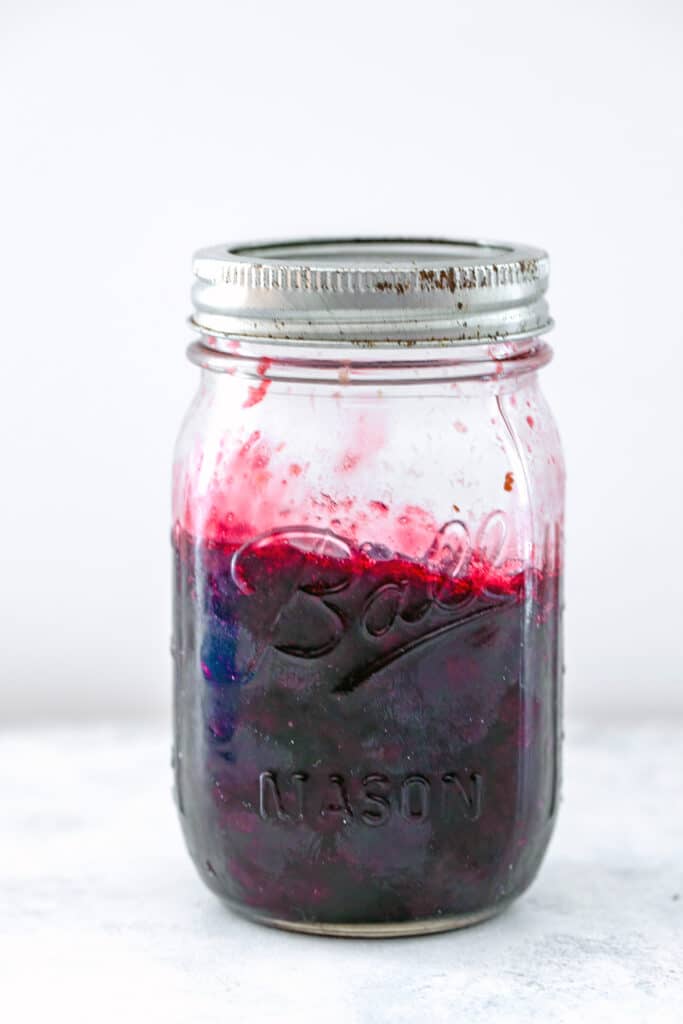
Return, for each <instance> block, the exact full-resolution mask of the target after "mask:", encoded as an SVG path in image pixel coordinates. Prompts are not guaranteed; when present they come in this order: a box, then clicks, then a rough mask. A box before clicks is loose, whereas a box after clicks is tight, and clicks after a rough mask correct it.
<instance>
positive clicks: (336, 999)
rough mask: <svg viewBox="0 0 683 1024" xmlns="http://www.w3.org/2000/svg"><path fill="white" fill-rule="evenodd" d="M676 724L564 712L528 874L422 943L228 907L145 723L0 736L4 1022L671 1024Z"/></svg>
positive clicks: (674, 1015) (679, 930)
mask: <svg viewBox="0 0 683 1024" xmlns="http://www.w3.org/2000/svg"><path fill="white" fill-rule="evenodd" d="M682 740H683V724H682V723H678V724H677V723H675V722H669V723H664V722H663V723H661V724H657V723H645V724H641V725H638V726H633V725H631V726H626V725H622V726H612V727H611V728H609V729H604V728H602V727H598V726H596V725H593V726H587V725H586V726H579V725H574V726H572V727H571V728H570V729H569V730H568V739H567V749H566V756H565V773H564V774H565V786H564V790H565V798H564V802H563V806H562V813H561V819H560V824H559V826H558V829H557V832H556V834H555V838H554V840H553V843H552V846H551V850H550V853H549V855H548V857H547V860H546V862H545V864H544V866H543V868H542V870H541V874H540V876H539V878H538V880H537V881H536V883H535V884H534V886H533V887H532V888H531V890H530V891H529V892H528V893H527V895H526V896H525V897H523V898H522V899H521V900H520V901H519V902H518V903H517V904H516V905H515V906H514V907H513V908H512V909H511V910H509V911H508V912H507V913H506V914H504V915H503V916H501V917H499V918H497V919H495V920H493V921H491V922H489V923H487V924H483V925H480V926H478V927H476V928H472V929H469V930H466V931H462V932H455V933H450V934H446V935H438V936H433V937H427V938H422V939H404V940H384V941H376V940H375V941H372V940H368V941H364V942H360V941H349V940H339V939H336V940H335V939H317V938H310V937H306V936H297V935H290V934H285V933H279V932H276V931H272V930H270V929H266V928H261V927H258V926H256V925H252V924H250V923H248V922H245V921H242V920H240V919H238V918H236V917H234V916H232V915H231V914H229V913H228V912H227V911H226V910H224V909H223V907H222V906H221V905H220V904H219V903H218V901H217V900H216V899H215V898H214V897H213V896H212V895H211V894H210V893H209V892H208V891H205V890H204V888H203V886H202V885H201V883H200V882H199V881H198V879H197V878H196V877H195V875H194V870H193V868H192V866H191V864H190V861H189V859H188V857H187V855H186V854H185V851H184V849H183V847H182V843H181V839H180V833H179V829H178V826H177V823H176V820H175V812H174V808H173V806H172V804H171V799H170V792H169V790H170V771H169V768H168V746H169V743H168V739H167V737H166V735H165V734H164V733H163V732H161V731H159V730H158V729H157V730H148V731H145V730H143V729H140V728H136V729H127V728H123V727H120V728H117V727H101V728H87V727H82V728H75V727H74V728H73V729H66V728H60V729H53V730H47V729H41V730H33V731H28V730H27V731H23V732H5V733H4V734H2V735H1V736H0V792H1V793H2V803H3V812H2V815H1V816H0V832H1V834H0V872H1V879H2V895H1V901H2V903H3V909H2V913H1V915H0V973H1V974H2V976H3V980H2V988H1V990H0V991H1V993H2V1001H3V1007H4V1008H5V1011H6V1009H7V1007H8V1006H11V1008H12V1011H11V1012H10V1013H9V1014H7V1013H6V1012H3V1019H4V1020H7V1021H8V1022H9V1021H11V1022H12V1024H14V1022H18V1021H38V1020H41V1021H43V1020H50V1021H62V1020H64V1021H69V1022H80V1021H84V1022H85V1021H87V1022H109V1021H112V1022H113V1021H117V1022H118V1021H122V1020H123V1021H127V1022H131V1021H132V1022H136V1021H146V1022H147V1021H159V1022H162V1021H163V1022H175V1021H178V1022H183V1024H186V1022H188V1024H201V1022H204V1021H207V1022H214V1021H216V1022H218V1021H220V1022H224V1021H226V1022H227V1021H230V1022H241V1021H250V1022H251V1021H253V1022H255V1024H261V1022H263V1024H266V1022H271V1021H273V1022H274V1021H278V1022H282V1021H285V1022H286V1021H290V1020H291V1021H296V1022H297V1024H306V1022H309V1021H310V1022H312V1021H316V1022H318V1021H323V1022H326V1024H342V1022H343V1024H353V1022H356V1021H360V1022H366V1021H367V1022H368V1024H369V1022H372V1024H389V1022H391V1024H403V1022H406V1024H408V1022H410V1024H414V1022H415V1021H422V1020H424V1021H428V1022H429V1024H441V1022H449V1024H450V1022H453V1021H466V1022H468V1024H478V1022H487V1024H490V1022H498V1021H510V1022H524V1021H539V1022H544V1024H546V1022H550V1021H585V1022H592V1021H605V1022H611V1021H614V1022H619V1024H630V1022H635V1021H637V1022H641V1021H642V1022H647V1024H651V1022H660V1021H667V1022H668V1021H672V1022H673V1021H677V1022H680V1021H681V1020H683V966H682V965H683V799H682V795H683V752H682V751H683V743H682Z"/></svg>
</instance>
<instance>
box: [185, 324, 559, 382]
mask: <svg viewBox="0 0 683 1024" xmlns="http://www.w3.org/2000/svg"><path fill="white" fill-rule="evenodd" d="M215 343H216V339H215V338H213V337H212V336H205V337H203V338H202V339H201V340H200V341H196V342H194V343H193V344H192V345H190V346H189V348H188V351H187V354H188V358H189V359H190V361H191V362H193V363H195V364H196V365H197V366H200V367H201V368H202V369H203V370H208V371H211V372H212V373H217V374H223V373H227V374H230V375H231V376H235V375H236V376H240V377H253V378H263V377H264V376H267V377H268V379H269V380H271V381H278V380H280V381H293V382H295V381H299V382H302V383H305V382H310V383H321V384H334V385H336V386H339V384H372V385H380V384H381V385H383V386H386V385H390V384H398V385H400V384H409V383H419V382H421V383H432V382H433V383H437V382H440V381H459V380H462V381H465V380H472V381H474V380H505V379H508V378H511V377H518V376H520V375H522V374H528V373H533V372H535V371H536V370H538V369H539V368H540V367H542V366H545V365H546V364H547V363H548V362H550V360H551V359H552V349H551V347H550V345H548V344H547V342H545V341H543V340H541V339H540V338H524V339H522V340H515V341H498V342H485V343H482V342H479V343H477V344H458V345H442V346H429V347H424V346H422V345H420V346H418V345H409V344H406V345H405V346H402V347H400V348H398V347H396V346H393V347H391V348H389V347H382V346H379V345H377V346H360V345H355V344H354V345H347V346H342V345H336V346H334V347H332V346H321V345H306V344H292V343H288V344H287V345H283V344H282V342H261V341H259V342H247V341H244V340H240V341H237V340H235V341H232V342H230V341H227V342H226V340H225V339H221V342H220V344H221V349H222V350H221V351H219V350H218V349H217V348H216V347H215ZM226 348H229V351H225V349H226Z"/></svg>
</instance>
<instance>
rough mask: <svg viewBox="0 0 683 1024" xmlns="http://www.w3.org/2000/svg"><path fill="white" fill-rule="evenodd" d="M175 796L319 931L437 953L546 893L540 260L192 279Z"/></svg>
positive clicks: (398, 262)
mask: <svg viewBox="0 0 683 1024" xmlns="http://www.w3.org/2000/svg"><path fill="white" fill-rule="evenodd" d="M194 273H195V277H196V282H195V286H194V292H193V298H194V310H195V311H194V316H193V323H194V326H195V328H196V330H197V332H198V338H197V340H196V341H195V342H194V344H192V345H191V346H190V348H189V356H190V359H191V361H192V362H193V363H195V364H196V365H197V366H199V367H200V370H201V374H200V382H199V390H198V392H197V394H196V397H195V399H194V401H193V402H192V405H191V407H190V410H189V412H188V414H187V417H186V419H185V422H184V425H183V427H182V430H181V432H180V437H179V440H178V444H177V450H176V456H175V468H174V481H173V547H174V552H175V612H174V641H173V654H174V660H175V714H174V718H175V740H174V752H173V764H174V770H175V795H176V801H177V806H178V811H179V814H180V821H181V823H182V828H183V832H184V835H185V840H186V843H187V846H188V849H189V852H190V855H191V857H192V859H193V861H194V863H195V865H196V868H197V870H198V872H199V874H200V875H201V877H202V878H203V880H204V881H205V882H206V884H207V885H208V886H209V888H211V889H212V890H213V891H214V892H215V893H217V894H218V895H219V896H221V897H222V898H223V899H224V900H225V901H227V903H228V904H229V905H230V906H231V907H233V908H234V909H236V910H238V911H240V912H242V913H244V914H247V915H248V916H249V917H251V918H254V919H257V920H259V921H262V922H265V923H268V924H271V925H277V926H279V927H282V928H288V929H293V930H297V931H306V932H319V933H326V934H335V935H359V936H360V935H378V936H390V935H400V934H410V933H419V932H433V931H440V930H445V929H448V928H456V927H460V926H462V925H467V924H471V923H473V922H476V921H480V920H482V919H484V918H486V917H489V916H490V915H492V914H495V913H497V912H498V911H500V910H502V909H503V908H504V907H505V906H506V905H507V904H508V903H509V902H510V901H511V900H512V899H514V898H515V897H516V896H518V895H519V894H520V893H521V892H522V891H523V890H524V889H526V887H527V886H528V885H529V883H530V882H531V881H532V879H533V878H534V875H535V874H536V871H537V869H538V867H539V864H540V862H541V859H542V857H543V854H544V851H545V849H546V846H547V844H548V840H549V838H550V834H551V831H552V828H553V823H554V821H555V816H556V810H557V800H558V779H559V747H560V736H561V732H560V711H561V707H560V705H561V692H560V691H561V676H562V657H561V611H562V601H561V580H562V517H563V491H564V472H563V464H562V456H561V452H560V446H559V441H558V435H557V431H556V427H555V423H554V421H553V418H552V415H551V413H550V410H549V409H548V406H547V404H546V401H545V399H544V397H543V395H542V393H541V391H540V388H539V382H538V371H539V369H540V368H541V367H542V366H544V365H545V364H546V363H547V362H548V360H549V359H550V355H551V352H550V349H549V347H548V345H547V344H546V343H545V341H542V340H541V336H542V335H543V334H544V333H545V332H546V331H547V330H548V329H549V327H550V326H551V323H552V322H551V320H550V318H549V314H548V308H547V304H546V301H545V297H544V296H545V291H546V286H547V281H548V259H547V256H546V254H545V253H544V252H542V251H540V250H537V249H532V248H529V247H526V246H517V245H511V244H506V243H498V242H495V243H487V242H461V241H446V240H433V239H416V240H410V239H353V240H351V239H348V240H345V239H342V240H315V241H290V242H282V243H271V244H262V245H237V246H227V245H226V246H218V247H216V248H211V249H206V250H202V251H200V252H199V253H198V254H197V256H196V258H195V262H194Z"/></svg>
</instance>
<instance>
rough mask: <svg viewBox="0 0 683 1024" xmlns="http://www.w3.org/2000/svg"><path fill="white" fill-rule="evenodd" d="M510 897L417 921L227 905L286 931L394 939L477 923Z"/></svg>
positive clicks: (501, 905) (494, 914)
mask: <svg viewBox="0 0 683 1024" xmlns="http://www.w3.org/2000/svg"><path fill="white" fill-rule="evenodd" d="M509 903H510V900H504V901H501V902H500V903H497V904H495V906H493V907H486V908H484V909H483V910H477V911H474V912H472V913H469V914H449V915H447V916H446V915H444V916H443V917H430V918H423V919H421V920H419V921H386V922H381V921H377V922H372V923H357V924H356V923H352V924H343V923H340V922H339V923H338V922H334V923H328V922H324V921H286V920H284V919H283V918H278V917H267V916H266V915H264V914H254V913H252V912H251V911H249V910H247V909H245V908H242V907H240V908H236V907H235V906H234V905H232V904H230V907H231V909H233V910H237V913H238V914H240V916H242V917H247V918H248V919H249V920H250V921H255V922H256V923H257V924H264V925H268V926H269V927H270V928H280V929H282V930H283V931H288V932H300V933H303V934H305V935H327V936H332V937H336V938H345V939H398V938H401V937H404V936H406V937H407V936H411V935H412V936H415V935H433V934H435V933H437V932H450V931H454V930H456V929H458V928H469V927H470V926H471V925H475V924H480V923H481V922H482V921H486V920H488V919H489V918H491V917H495V916H496V915H497V914H500V913H502V912H503V911H504V910H505V908H506V907H507V906H508V905H509Z"/></svg>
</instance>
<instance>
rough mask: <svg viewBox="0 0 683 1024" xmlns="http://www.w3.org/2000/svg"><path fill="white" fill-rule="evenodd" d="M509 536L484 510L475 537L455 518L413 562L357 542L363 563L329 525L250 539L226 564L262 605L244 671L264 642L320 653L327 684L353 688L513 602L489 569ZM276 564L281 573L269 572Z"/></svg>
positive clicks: (286, 651)
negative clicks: (329, 675)
mask: <svg viewBox="0 0 683 1024" xmlns="http://www.w3.org/2000/svg"><path fill="white" fill-rule="evenodd" d="M506 540H507V526H506V521H505V518H504V516H503V513H502V512H494V513H492V514H491V515H490V516H488V517H487V519H486V520H485V521H484V523H483V524H482V527H481V529H480V530H479V531H478V533H477V536H476V538H475V541H474V542H473V541H472V539H471V537H470V534H469V531H468V529H467V527H466V525H465V524H464V523H463V522H462V521H460V520H453V521H451V522H449V523H446V524H445V525H444V526H443V527H442V528H441V529H440V530H439V531H438V533H437V534H436V536H435V537H434V540H433V541H432V543H431V545H430V546H429V549H428V550H427V551H426V552H425V554H424V556H423V558H421V559H416V560H415V561H414V563H407V562H406V559H405V558H404V557H401V558H400V559H398V558H396V559H395V558H393V556H392V553H391V552H390V551H388V550H386V549H384V548H379V547H377V546H373V545H371V544H364V545H361V548H360V550H361V553H364V554H366V555H367V571H365V570H364V569H363V568H362V563H361V568H360V569H359V561H358V554H357V552H356V553H355V554H354V553H353V552H352V549H351V546H350V544H349V542H348V541H346V540H345V539H344V538H342V537H339V536H338V535H337V534H335V533H332V532H331V531H329V530H321V529H316V528H313V527H303V526H302V527H286V528H282V529H275V530H271V531H269V532H268V533H265V534H262V535H261V536H259V537H256V538H254V539H253V540H250V541H248V542H247V543H245V544H243V545H242V547H241V548H239V550H238V551H236V552H235V554H234V556H233V559H232V565H231V575H232V579H233V582H234V583H235V585H236V586H237V587H238V589H239V590H240V591H241V593H242V594H244V595H248V596H250V597H251V598H252V600H253V601H254V602H256V603H257V604H258V609H259V615H258V618H259V622H260V628H259V635H258V636H257V637H255V638H254V643H255V649H254V651H253V654H252V658H251V664H250V665H249V666H248V667H247V671H249V672H250V673H253V672H255V671H256V669H257V667H258V663H259V661H260V659H261V658H262V657H263V655H264V654H265V652H266V650H268V649H269V648H271V649H273V650H275V651H277V652H278V653H279V654H280V655H282V656H284V657H287V658H290V659H295V660H298V661H300V662H302V663H303V662H306V661H315V660H316V659H318V658H323V657H324V658H326V659H327V660H328V662H329V663H330V664H331V665H333V666H334V667H335V668H336V670H337V672H336V675H337V678H338V682H337V684H336V685H335V687H334V691H335V692H338V693H348V692H351V691H352V690H355V689H356V687H358V686H359V685H361V684H362V683H364V682H366V681H367V680H368V679H369V678H370V677H371V676H372V675H374V674H375V673H376V672H378V671H379V670H381V669H382V668H384V667H386V666H387V665H389V664H391V663H392V662H394V661H396V660H397V659H398V658H401V657H405V656H406V655H408V654H409V653H410V652H411V651H413V650H415V649H416V648H418V647H421V646H422V645H424V644H426V643H429V642H431V641H433V640H434V639H435V638H437V637H440V636H442V635H444V634H445V633H448V632H450V631H451V630H454V629H457V628H461V627H462V626H464V625H465V624H466V623H472V622H473V621H475V620H478V619H484V618H485V617H487V616H488V615H489V614H490V613H491V612H492V611H493V610H494V609H496V608H499V607H500V606H501V604H504V603H509V602H511V601H514V600H515V595H514V593H511V592H510V590H509V589H499V590H498V589H496V587H495V585H494V583H493V580H494V579H495V574H492V572H491V569H492V568H495V567H496V566H497V565H499V564H500V562H501V561H502V558H503V553H504V549H505V545H506ZM273 564H278V565H280V566H282V565H283V564H285V565H286V567H287V571H286V572H282V571H281V572H279V573H278V574H277V579H276V578H274V574H273V573H272V572H271V571H270V567H271V566H272V565H273ZM407 565H408V566H409V568H410V571H407V568H406V566H407ZM264 623H265V628H264V626H263V624H264Z"/></svg>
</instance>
